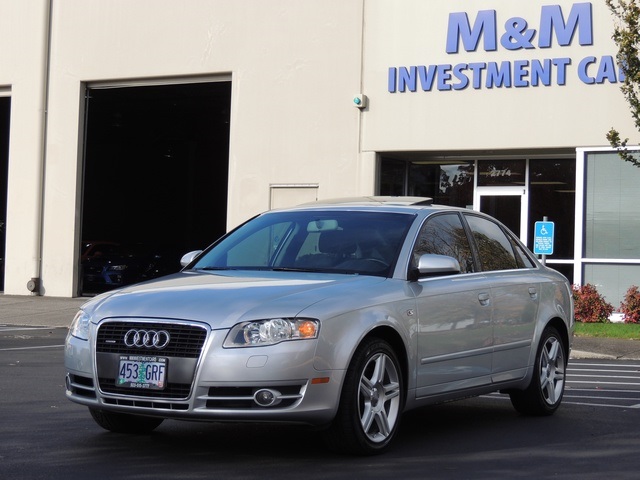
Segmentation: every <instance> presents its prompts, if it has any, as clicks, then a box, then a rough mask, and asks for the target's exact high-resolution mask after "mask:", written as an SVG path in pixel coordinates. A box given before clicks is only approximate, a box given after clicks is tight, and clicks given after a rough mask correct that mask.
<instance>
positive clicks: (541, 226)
mask: <svg viewBox="0 0 640 480" xmlns="http://www.w3.org/2000/svg"><path fill="white" fill-rule="evenodd" d="M553 227H554V223H553V222H536V225H535V235H534V238H533V253H535V254H536V255H553Z"/></svg>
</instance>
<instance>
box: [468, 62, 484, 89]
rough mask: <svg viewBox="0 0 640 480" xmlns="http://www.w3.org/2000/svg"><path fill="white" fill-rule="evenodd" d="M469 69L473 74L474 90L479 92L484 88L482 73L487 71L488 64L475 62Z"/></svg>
mask: <svg viewBox="0 0 640 480" xmlns="http://www.w3.org/2000/svg"><path fill="white" fill-rule="evenodd" d="M469 68H470V69H471V71H472V72H473V88H474V89H475V90H479V89H481V88H482V71H483V70H486V68H487V64H486V63H480V62H474V63H470V64H469Z"/></svg>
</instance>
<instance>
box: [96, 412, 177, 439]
mask: <svg viewBox="0 0 640 480" xmlns="http://www.w3.org/2000/svg"><path fill="white" fill-rule="evenodd" d="M89 412H91V416H92V417H93V420H94V421H95V422H96V423H97V424H98V425H100V426H101V427H102V428H104V429H105V430H109V431H110V432H115V433H149V432H152V431H153V430H155V429H156V428H157V427H158V426H159V425H160V424H161V423H162V421H163V420H164V419H163V418H156V417H143V416H141V415H131V414H129V413H116V412H109V411H107V410H98V409H96V408H90V409H89Z"/></svg>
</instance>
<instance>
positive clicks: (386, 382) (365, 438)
mask: <svg viewBox="0 0 640 480" xmlns="http://www.w3.org/2000/svg"><path fill="white" fill-rule="evenodd" d="M404 395H405V394H404V385H403V379H402V371H401V368H400V364H399V362H398V359H397V357H396V354H395V352H394V351H393V349H392V348H391V346H390V345H389V344H388V343H387V342H385V341H384V340H381V339H377V338H370V339H368V340H365V341H364V342H363V343H362V344H361V345H360V346H359V347H358V349H357V350H356V353H355V354H354V357H353V360H352V361H351V364H350V365H349V368H348V370H347V374H346V377H345V382H344V386H343V389H342V395H341V397H340V405H339V407H338V413H337V415H336V418H335V419H334V421H333V423H332V425H331V426H330V428H329V429H328V430H327V432H325V437H326V441H327V444H328V445H329V447H330V448H333V449H337V450H340V451H343V452H348V453H356V454H360V455H375V454H379V453H382V452H383V451H384V450H386V448H387V447H388V446H389V444H390V443H391V441H392V440H393V438H394V437H395V435H396V432H397V430H398V425H399V423H400V416H401V413H402V409H403V406H404Z"/></svg>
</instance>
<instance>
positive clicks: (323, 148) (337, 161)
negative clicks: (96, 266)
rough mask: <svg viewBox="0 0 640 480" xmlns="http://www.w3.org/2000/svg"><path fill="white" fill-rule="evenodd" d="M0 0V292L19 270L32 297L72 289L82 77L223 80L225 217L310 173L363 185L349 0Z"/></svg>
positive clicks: (264, 204)
mask: <svg viewBox="0 0 640 480" xmlns="http://www.w3.org/2000/svg"><path fill="white" fill-rule="evenodd" d="M49 3H51V12H50V15H51V18H50V25H51V28H50V43H49V45H48V48H47V32H48V18H47V17H48V6H49ZM0 8H2V10H1V12H2V14H1V15H0V21H2V22H4V23H5V28H2V29H1V32H0V35H2V37H0V40H1V41H2V45H3V49H2V50H0V52H3V53H0V55H5V57H4V58H0V67H1V68H0V72H3V73H0V85H6V87H7V88H10V89H11V90H12V102H13V104H12V111H13V116H12V126H11V128H12V149H11V154H10V164H11V172H10V176H11V178H10V184H11V186H10V188H9V190H10V191H9V211H10V215H9V219H8V224H9V225H11V227H9V233H8V239H7V240H8V243H7V258H8V261H7V265H6V269H5V272H6V274H5V293H8V294H28V292H27V291H26V287H25V285H26V282H27V281H28V280H29V279H30V278H32V277H40V278H41V279H42V293H43V294H45V295H53V296H72V295H73V294H74V292H75V282H76V281H77V280H76V278H75V276H76V275H77V273H76V272H77V261H78V260H77V252H78V225H79V212H80V188H81V185H80V178H81V176H80V173H81V162H82V128H83V125H82V120H83V95H84V89H85V87H86V85H92V84H94V83H98V84H100V85H104V84H114V85H127V84H141V85H144V84H148V83H152V82H167V83H175V82H184V81H197V80H198V79H207V80H211V79H214V80H215V79H217V78H218V79H221V80H229V79H231V80H232V100H231V106H232V112H231V139H230V140H231V142H230V164H229V211H228V225H229V227H232V226H234V225H237V224H238V223H240V222H241V221H243V220H245V219H246V218H247V217H249V216H251V215H254V214H255V213H257V212H260V211H262V210H265V209H267V208H269V202H270V197H271V190H270V185H271V184H317V185H318V195H320V196H322V197H331V196H338V195H344V194H350V195H355V194H360V193H371V191H372V189H373V172H374V170H373V166H372V167H371V168H369V169H368V172H369V176H370V178H367V179H366V180H367V181H366V182H364V184H361V182H359V181H357V180H356V179H358V178H359V175H360V171H361V168H360V166H359V154H358V152H359V145H358V141H359V135H358V128H359V117H360V115H361V112H360V111H359V110H358V109H357V108H354V107H353V105H352V97H353V95H354V94H356V93H358V92H359V89H360V67H361V50H362V45H361V40H362V1H359V0H358V1H347V2H345V1H343V0H328V1H327V0H322V1H299V0H270V1H268V2H265V1H260V0H234V1H216V0H191V1H189V2H176V1H175V0H140V1H136V2H131V1H129V0H109V1H104V0H52V1H51V2H48V1H44V0H42V1H33V0H28V1H24V2H23V1H21V2H15V1H11V0H4V1H2V2H1V3H0ZM25 19H27V20H28V22H26V24H25V21H24V20H25ZM18 25H19V26H20V27H19V28H18ZM7 46H11V48H6V47H7ZM7 51H9V52H10V53H9V54H7V53H6V52H7ZM47 52H50V58H49V76H48V78H46V79H45V73H44V66H45V64H46V61H45V58H46V53H47ZM7 65H11V66H12V68H6V66H7ZM18 65H20V66H19V68H18ZM4 72H12V76H11V77H7V78H2V77H1V75H3V74H4ZM45 80H48V104H47V107H46V109H47V112H48V119H47V120H48V121H47V123H46V142H47V143H46V152H45V154H46V155H45V156H44V158H45V167H44V168H42V167H41V166H40V162H41V161H42V157H43V155H42V153H41V152H40V151H39V150H38V142H37V141H36V140H37V139H38V138H39V137H40V136H41V132H40V130H41V129H42V128H43V126H42V122H43V119H42V111H43V109H44V106H43V99H42V98H38V97H39V96H41V95H43V92H44V91H45V86H46V85H45ZM25 116H26V117H27V118H22V117H25ZM14 139H15V141H14ZM302 165H304V168H302ZM41 172H44V176H45V178H44V181H45V188H44V215H43V217H42V244H41V245H40V243H39V241H38V237H39V234H38V231H37V229H38V228H39V221H37V220H36V219H37V218H38V210H39V207H40V203H41V202H40V200H39V192H40V181H39V176H41V175H42V173H41ZM19 222H22V223H24V225H23V224H22V223H21V224H20V226H19V227H18V223H19ZM40 252H41V258H38V256H39V254H40Z"/></svg>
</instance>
